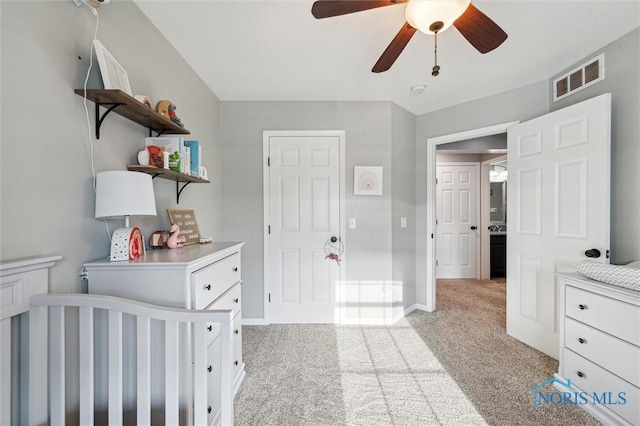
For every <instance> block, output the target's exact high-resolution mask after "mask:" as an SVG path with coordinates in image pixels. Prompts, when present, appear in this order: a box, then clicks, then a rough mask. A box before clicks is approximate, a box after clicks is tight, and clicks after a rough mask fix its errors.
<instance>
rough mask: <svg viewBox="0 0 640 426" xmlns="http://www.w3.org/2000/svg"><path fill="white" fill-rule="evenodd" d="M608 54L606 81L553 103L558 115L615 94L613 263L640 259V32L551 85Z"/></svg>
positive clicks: (580, 63)
mask: <svg viewBox="0 0 640 426" xmlns="http://www.w3.org/2000/svg"><path fill="white" fill-rule="evenodd" d="M602 52H604V54H605V58H604V63H605V79H604V81H601V82H599V83H596V84H594V85H593V86H590V87H587V88H586V89H583V90H581V91H580V92H576V93H574V94H572V95H570V96H567V97H566V98H564V99H562V100H560V101H558V102H555V103H551V105H550V111H555V110H558V109H561V108H564V107H566V106H569V105H573V104H575V103H578V102H582V101H584V100H586V99H589V98H593V97H595V96H598V95H601V94H603V93H611V103H612V106H611V109H612V113H611V198H612V199H611V262H612V263H628V262H631V261H633V260H638V259H640V220H638V218H639V215H638V212H639V211H640V173H639V172H638V168H639V165H640V29H635V30H634V31H632V32H630V33H629V34H627V35H625V36H623V37H621V38H619V39H618V40H616V41H615V42H613V43H611V44H609V45H608V46H605V47H604V48H603V49H600V50H597V51H595V52H594V53H593V54H592V55H589V56H588V57H586V58H584V59H583V60H581V61H578V62H576V63H575V64H574V65H572V66H570V67H568V68H567V69H565V70H562V71H561V72H559V73H558V74H557V75H554V76H553V77H552V78H551V79H549V89H548V90H549V92H550V93H552V90H553V80H554V79H556V78H557V77H559V76H560V75H562V74H564V73H565V72H568V71H571V70H573V69H574V68H576V67H578V66H580V65H582V64H584V63H585V62H586V61H587V60H589V59H591V58H593V57H595V56H598V55H599V54H600V53H602Z"/></svg>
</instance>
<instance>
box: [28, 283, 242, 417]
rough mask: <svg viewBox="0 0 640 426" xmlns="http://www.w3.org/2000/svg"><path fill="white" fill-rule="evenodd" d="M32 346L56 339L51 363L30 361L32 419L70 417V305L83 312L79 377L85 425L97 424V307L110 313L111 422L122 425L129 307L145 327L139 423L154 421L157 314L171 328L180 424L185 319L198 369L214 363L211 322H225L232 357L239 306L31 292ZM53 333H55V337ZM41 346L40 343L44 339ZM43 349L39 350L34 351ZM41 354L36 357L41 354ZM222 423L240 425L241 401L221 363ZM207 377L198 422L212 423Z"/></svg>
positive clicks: (226, 348)
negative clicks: (199, 307) (200, 307)
mask: <svg viewBox="0 0 640 426" xmlns="http://www.w3.org/2000/svg"><path fill="white" fill-rule="evenodd" d="M30 305H31V307H30V315H31V318H30V324H29V334H30V336H29V341H30V347H31V348H36V347H42V346H41V345H42V342H43V341H44V342H46V341H47V340H48V341H49V362H48V363H47V362H44V363H43V362H42V360H41V359H40V360H39V361H38V362H34V364H30V365H31V368H30V372H29V374H30V375H33V377H32V378H31V379H30V380H29V381H30V383H36V382H39V383H41V385H40V386H30V388H29V399H30V401H31V404H30V405H31V415H30V421H29V423H30V424H46V423H47V419H48V420H49V422H50V423H51V424H52V425H64V424H65V415H66V413H65V311H66V309H67V308H78V311H79V341H80V342H81V344H80V354H79V355H80V356H79V363H78V364H79V378H80V424H82V425H93V424H94V374H95V371H94V350H95V346H94V315H95V313H96V310H97V309H101V310H104V311H106V312H107V316H108V337H107V340H108V353H107V354H105V355H106V356H107V359H108V388H109V389H108V418H109V424H122V420H123V419H122V416H123V351H124V350H125V348H124V346H123V314H127V315H131V316H132V317H133V318H134V319H135V323H136V330H137V342H136V344H135V345H136V348H135V353H136V375H137V401H136V406H137V422H136V423H137V424H139V425H144V424H150V423H151V409H152V407H151V371H150V364H151V355H152V354H151V352H152V348H151V321H152V320H157V321H162V322H163V323H164V330H165V336H164V339H165V348H164V352H165V356H164V358H165V393H164V394H165V401H164V409H165V422H166V424H167V425H169V424H171V425H174V424H179V412H180V407H179V403H180V401H179V380H180V378H179V376H178V372H179V371H180V368H179V361H178V358H179V346H180V345H179V342H180V340H179V332H180V328H181V324H189V325H191V328H192V329H193V359H194V370H193V371H195V372H198V371H203V372H204V371H205V370H206V368H207V365H206V364H207V343H206V342H207V339H206V333H207V330H206V327H207V323H212V322H216V323H220V330H221V331H220V342H221V358H220V359H221V365H223V366H224V365H231V363H232V343H231V342H232V338H231V333H232V330H231V320H232V316H231V312H232V311H231V310H219V311H196V310H186V309H176V308H168V307H161V306H155V305H151V304H147V303H142V302H137V301H133V300H129V299H123V298H119V297H112V296H101V295H88V294H39V295H35V296H32V297H31V299H30ZM47 334H48V336H49V337H48V338H47ZM39 345H40V346H39ZM34 355H35V354H34ZM34 361H35V360H34ZM47 364H49V371H50V375H49V377H50V386H49V389H50V393H49V395H50V397H49V404H50V413H48V412H47V411H48V409H47V406H48V405H49V404H48V403H47V386H43V385H42V381H41V378H46V377H47ZM220 373H221V381H220V382H221V383H220V395H221V399H222V400H221V401H220V402H221V413H220V415H221V422H222V424H233V400H232V389H231V388H232V386H231V369H229V368H221V372H220ZM207 404H208V401H207V382H206V375H205V374H194V375H193V405H194V407H193V423H194V424H196V425H206V424H207V423H208V421H207Z"/></svg>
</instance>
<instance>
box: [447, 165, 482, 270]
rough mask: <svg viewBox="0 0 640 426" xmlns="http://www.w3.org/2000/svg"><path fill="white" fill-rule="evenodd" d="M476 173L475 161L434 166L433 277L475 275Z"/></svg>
mask: <svg viewBox="0 0 640 426" xmlns="http://www.w3.org/2000/svg"><path fill="white" fill-rule="evenodd" d="M479 173H480V168H479V166H478V165H477V164H460V165H453V164H446V163H441V164H438V166H437V170H436V178H437V183H436V220H437V224H436V231H437V233H436V261H437V264H436V277H437V278H477V277H478V260H477V259H478V243H479V240H478V236H479V231H478V229H477V227H478V223H479V217H478V203H479V198H478V196H479V191H478V182H479Z"/></svg>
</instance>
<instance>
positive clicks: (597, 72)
mask: <svg viewBox="0 0 640 426" xmlns="http://www.w3.org/2000/svg"><path fill="white" fill-rule="evenodd" d="M602 80H604V53H602V54H600V55H599V56H597V57H595V58H594V59H592V60H590V61H587V62H586V63H584V64H582V65H580V66H579V67H578V68H575V69H573V70H571V71H569V72H568V73H566V74H564V75H562V76H560V77H558V78H556V79H555V80H553V102H556V101H559V100H560V99H563V98H565V97H567V96H569V95H571V94H573V93H575V92H577V91H580V90H582V89H584V88H585V87H589V86H591V85H594V84H596V83H597V82H599V81H602Z"/></svg>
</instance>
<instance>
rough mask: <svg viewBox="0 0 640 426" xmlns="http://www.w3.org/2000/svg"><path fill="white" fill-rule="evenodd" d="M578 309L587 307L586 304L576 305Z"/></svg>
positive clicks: (582, 309)
mask: <svg viewBox="0 0 640 426" xmlns="http://www.w3.org/2000/svg"><path fill="white" fill-rule="evenodd" d="M578 309H580V310H581V311H584V310H585V309H587V305H582V304H580V305H578Z"/></svg>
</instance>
